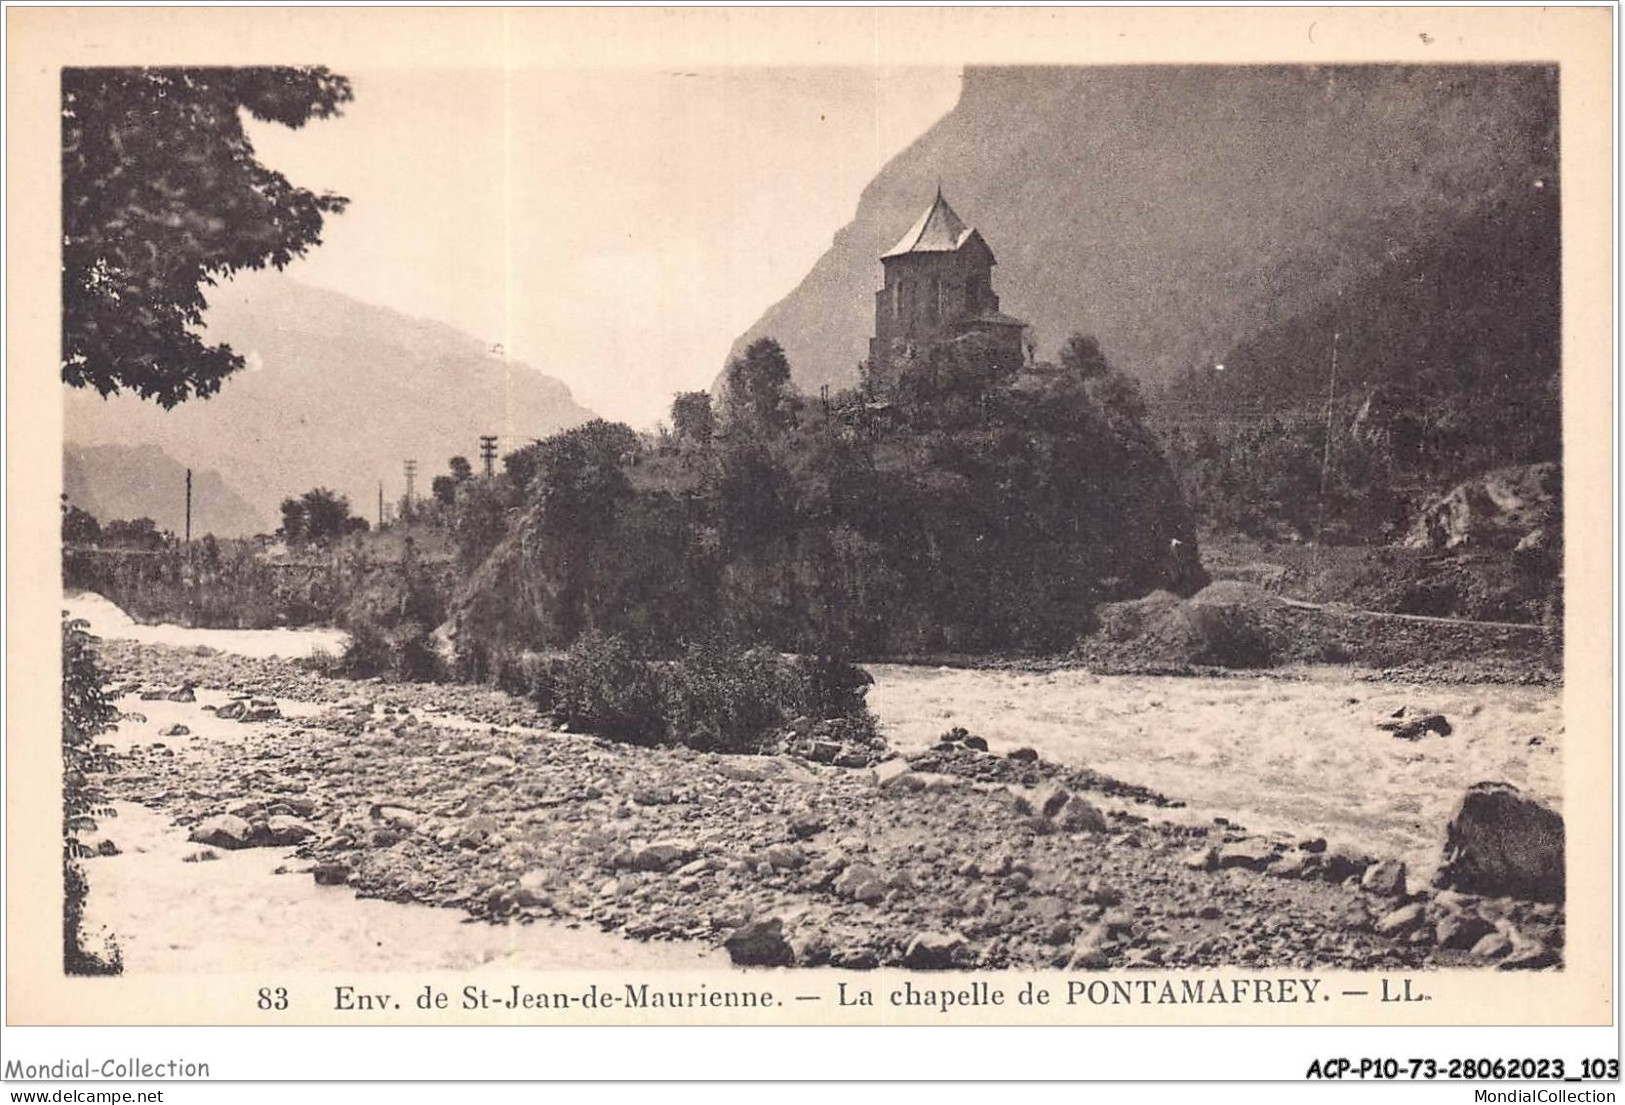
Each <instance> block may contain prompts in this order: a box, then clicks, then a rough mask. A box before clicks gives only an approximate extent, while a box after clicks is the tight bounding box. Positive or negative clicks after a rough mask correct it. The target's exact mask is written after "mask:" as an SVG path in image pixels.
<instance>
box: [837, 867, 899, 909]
mask: <svg viewBox="0 0 1625 1105" xmlns="http://www.w3.org/2000/svg"><path fill="white" fill-rule="evenodd" d="M832 889H833V890H834V891H835V893H836V894H837V895H839V896H840V897H842V898H846V899H848V900H850V901H854V902H865V903H869V904H873V903H875V902H878V901H880V900H881V899H882V898H884V897H885V896H886V883H885V880H883V879H882V878H881V877H880V872H879V871H876V870H875V869H874V868H873V867H869V866H867V865H865V864H861V863H859V864H853V865H852V866H850V867H848V868H847V869H846V870H844V871H842V872H841V873H840V875H839V876H838V877H837V878H836V879H835V883H834V886H833V887H832Z"/></svg>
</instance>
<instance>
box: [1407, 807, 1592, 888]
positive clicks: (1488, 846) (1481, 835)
mask: <svg viewBox="0 0 1625 1105" xmlns="http://www.w3.org/2000/svg"><path fill="white" fill-rule="evenodd" d="M1563 863H1564V847H1563V818H1562V816H1561V815H1560V814H1558V813H1557V812H1556V811H1555V810H1553V809H1551V808H1550V807H1548V806H1545V805H1542V804H1541V803H1539V802H1536V801H1534V800H1532V799H1529V798H1525V797H1523V795H1521V794H1520V793H1519V791H1518V788H1516V787H1514V786H1512V785H1511V784H1509V783H1477V784H1475V785H1473V786H1472V787H1470V788H1469V789H1468V791H1467V793H1466V795H1465V796H1463V798H1462V800H1461V803H1460V805H1458V806H1457V807H1456V812H1455V815H1454V816H1452V817H1451V819H1450V824H1449V827H1448V829H1447V830H1446V838H1445V850H1444V862H1443V864H1442V865H1441V866H1440V867H1439V870H1438V873H1437V874H1436V875H1435V876H1434V885H1435V886H1440V887H1449V888H1453V889H1457V890H1463V891H1467V892H1469V893H1474V894H1485V895H1493V896H1499V895H1510V896H1513V897H1518V898H1526V899H1529V900H1532V901H1545V902H1561V901H1562V900H1563V895H1564V868H1563Z"/></svg>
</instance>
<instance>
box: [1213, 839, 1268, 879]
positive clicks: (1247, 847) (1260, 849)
mask: <svg viewBox="0 0 1625 1105" xmlns="http://www.w3.org/2000/svg"><path fill="white" fill-rule="evenodd" d="M1274 861H1275V848H1274V847H1273V846H1272V845H1271V844H1270V842H1269V841H1267V840H1263V839H1261V838H1259V837H1248V838H1246V839H1245V840H1234V841H1231V842H1230V843H1228V844H1223V845H1220V847H1219V850H1218V854H1217V856H1216V857H1215V866H1217V867H1218V869H1219V870H1221V871H1223V870H1225V869H1227V868H1231V867H1240V868H1242V869H1244V870H1247V871H1262V870H1264V869H1265V868H1266V867H1268V866H1269V865H1270V864H1271V863H1273V862H1274Z"/></svg>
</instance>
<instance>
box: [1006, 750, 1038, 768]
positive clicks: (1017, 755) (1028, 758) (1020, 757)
mask: <svg viewBox="0 0 1625 1105" xmlns="http://www.w3.org/2000/svg"><path fill="white" fill-rule="evenodd" d="M1005 758H1006V759H1011V760H1015V761H1016V762H1017V763H1024V764H1035V763H1037V762H1038V751H1037V750H1036V749H1033V748H1016V749H1012V750H1011V751H1010V752H1009V753H1008V754H1007V755H1006V757H1005Z"/></svg>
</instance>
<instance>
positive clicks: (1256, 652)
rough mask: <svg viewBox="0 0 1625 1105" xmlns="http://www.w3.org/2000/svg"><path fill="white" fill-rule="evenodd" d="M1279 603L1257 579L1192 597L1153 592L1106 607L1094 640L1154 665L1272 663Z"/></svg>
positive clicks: (1121, 657) (1226, 583)
mask: <svg viewBox="0 0 1625 1105" xmlns="http://www.w3.org/2000/svg"><path fill="white" fill-rule="evenodd" d="M1273 608H1274V602H1273V600H1272V599H1271V598H1270V596H1269V595H1268V594H1267V593H1266V592H1265V591H1264V590H1263V589H1262V588H1261V587H1258V586H1257V585H1255V584H1251V583H1242V582H1240V581H1237V580H1220V581H1219V582H1217V583H1212V584H1209V585H1208V586H1207V587H1204V588H1203V589H1202V590H1200V591H1198V592H1197V593H1196V594H1195V595H1194V596H1192V597H1191V598H1190V599H1188V600H1186V599H1182V598H1180V597H1179V596H1178V595H1175V594H1171V593H1170V592H1167V591H1153V592H1151V593H1150V594H1149V595H1146V596H1145V597H1144V598H1139V599H1134V600H1132V601H1130V602H1118V603H1109V604H1107V605H1105V606H1103V607H1101V610H1100V629H1099V631H1098V633H1097V634H1096V639H1095V640H1094V641H1091V642H1090V644H1092V645H1096V644H1098V645H1100V646H1104V649H1105V651H1106V652H1107V653H1109V654H1110V655H1111V657H1112V659H1114V660H1117V661H1120V662H1138V663H1141V664H1145V665H1148V666H1211V667H1226V668H1257V667H1269V666H1270V665H1271V664H1272V663H1273V662H1274V654H1275V651H1276V650H1275V648H1274V646H1273V641H1272V637H1273V635H1272V633H1271V631H1270V625H1271V620H1272V611H1273Z"/></svg>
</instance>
